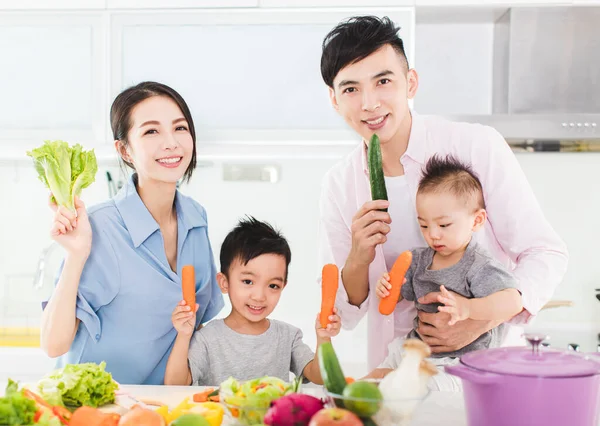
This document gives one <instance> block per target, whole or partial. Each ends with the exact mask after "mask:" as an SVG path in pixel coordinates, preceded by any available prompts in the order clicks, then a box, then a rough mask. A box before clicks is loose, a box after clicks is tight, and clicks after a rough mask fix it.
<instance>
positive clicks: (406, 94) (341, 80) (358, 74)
mask: <svg viewBox="0 0 600 426" xmlns="http://www.w3.org/2000/svg"><path fill="white" fill-rule="evenodd" d="M406 68H407V67H406V61H405V60H404V58H403V57H402V56H401V55H400V54H399V53H398V52H397V51H396V50H395V49H394V48H393V47H392V46H391V45H389V44H387V45H385V46H383V47H381V48H380V49H379V50H376V51H375V52H373V53H372V54H371V55H369V56H367V57H366V58H364V59H363V60H361V61H358V62H355V63H353V64H349V65H347V66H346V67H344V68H342V69H341V70H340V72H339V73H338V74H337V75H336V76H335V78H334V79H333V88H330V89H329V95H330V98H331V103H332V105H333V107H334V108H335V109H336V110H337V111H338V113H339V114H340V115H341V116H342V117H343V118H344V120H345V121H346V122H347V123H348V124H349V125H350V127H352V128H353V129H354V131H356V133H358V134H359V135H360V136H362V138H363V139H365V140H367V141H368V140H370V139H371V136H372V135H373V133H377V135H378V136H379V139H380V141H381V144H382V145H383V144H385V143H387V142H389V141H390V140H392V139H393V138H394V137H395V136H396V134H397V133H398V131H399V130H400V128H401V125H402V123H403V122H404V120H406V119H408V115H409V109H408V99H411V98H412V97H413V96H414V95H415V93H416V91H417V87H418V76H417V73H416V72H415V71H414V70H407V69H406Z"/></svg>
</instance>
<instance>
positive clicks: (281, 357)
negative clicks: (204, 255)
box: [165, 218, 340, 386]
mask: <svg viewBox="0 0 600 426" xmlns="http://www.w3.org/2000/svg"><path fill="white" fill-rule="evenodd" d="M220 260H221V272H220V273H219V274H217V280H218V282H219V286H220V287H221V291H222V292H223V293H227V294H228V295H229V300H230V301H231V313H230V314H229V316H227V317H226V318H225V319H218V320H214V321H212V322H210V323H208V324H206V325H205V326H204V327H203V328H201V329H199V330H197V331H196V332H195V333H194V324H195V315H194V313H192V312H191V309H190V307H188V306H187V305H186V304H185V302H184V301H182V302H180V303H179V305H178V306H177V307H176V308H175V310H174V311H173V316H172V320H173V326H174V327H175V329H176V330H177V332H178V334H177V338H176V339H175V344H174V346H173V350H172V351H171V355H170V356H169V360H168V362H167V368H166V372H165V384H166V385H190V384H197V385H207V386H208V385H210V386H214V385H219V384H220V383H222V382H223V381H224V380H226V379H227V378H229V377H230V376H233V377H234V378H235V379H237V380H250V379H255V378H257V377H261V376H274V377H279V378H280V379H282V380H285V381H289V378H290V376H289V374H290V371H291V372H292V373H294V374H295V375H296V376H303V377H304V378H306V379H307V380H309V381H311V382H313V383H317V384H322V383H323V380H322V378H321V372H320V370H319V363H318V361H317V359H316V356H315V353H314V352H313V351H312V350H311V349H310V348H309V347H308V345H306V344H305V343H304V342H303V341H302V331H300V329H298V328H296V327H294V326H292V325H290V324H286V323H285V322H282V321H277V320H272V319H269V318H268V316H269V315H270V314H271V312H273V309H275V307H276V306H277V303H278V302H279V298H280V297H281V292H282V291H283V289H284V288H285V286H286V283H287V275H288V267H289V264H290V260H291V251H290V247H289V245H288V243H287V241H286V239H285V238H284V237H283V236H282V235H281V234H280V233H279V232H277V231H276V230H274V229H273V228H272V227H271V226H270V225H269V224H267V223H264V222H259V221H257V220H256V219H254V218H248V219H247V220H242V221H240V222H239V223H238V225H237V226H236V227H235V228H234V229H233V230H232V231H231V232H230V233H229V234H228V235H227V237H226V238H225V241H224V242H223V245H222V246H221V254H220ZM329 319H330V321H331V322H330V324H328V325H327V328H322V327H321V326H320V324H319V321H318V316H317V322H316V326H315V327H316V332H317V345H320V344H321V343H323V342H326V341H330V340H331V337H333V336H335V335H337V334H338V333H339V331H340V318H339V317H338V315H337V313H336V312H335V311H334V315H332V316H330V317H329Z"/></svg>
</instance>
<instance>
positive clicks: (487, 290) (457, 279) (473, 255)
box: [401, 241, 517, 358]
mask: <svg viewBox="0 0 600 426" xmlns="http://www.w3.org/2000/svg"><path fill="white" fill-rule="evenodd" d="M412 254H413V260H412V263H411V265H410V268H409V269H408V271H407V273H406V283H405V284H404V285H403V286H402V290H401V293H402V297H403V298H404V299H406V300H409V301H414V302H415V305H416V307H417V309H418V310H420V311H424V312H429V313H436V312H438V307H439V306H441V304H440V303H432V304H428V305H423V304H421V303H419V302H417V299H419V298H420V297H423V296H425V295H426V294H427V293H431V292H434V291H439V290H440V286H441V285H444V286H445V287H446V288H447V289H448V290H451V291H453V292H455V293H458V294H460V295H461V296H464V297H467V298H469V299H471V298H474V297H485V296H489V295H490V294H492V293H496V292H497V291H500V290H504V289H507V288H517V281H516V280H515V278H514V277H513V276H512V274H510V273H509V272H508V271H507V270H506V269H505V268H504V267H503V266H502V264H501V263H500V262H498V261H497V260H496V259H494V258H492V257H491V256H490V255H489V254H488V253H487V252H486V251H485V250H484V249H483V247H481V246H480V245H479V244H477V243H476V242H474V241H471V242H470V243H469V245H468V246H467V249H466V250H465V253H464V254H463V257H462V259H460V260H459V261H458V263H456V264H455V265H452V266H450V267H448V268H444V269H439V270H435V271H432V270H430V269H429V267H430V266H431V262H432V260H433V255H434V254H435V250H433V249H431V248H430V247H426V248H419V249H415V250H412ZM418 324H419V320H418V318H417V317H416V318H415V320H414V327H415V328H414V329H413V330H411V332H410V333H409V334H408V336H407V338H417V339H419V338H420V337H419V335H418V334H417V332H416V330H415V329H416V328H417V326H418ZM504 327H505V325H504V324H501V325H500V326H499V327H496V328H494V329H492V330H490V331H488V332H487V333H485V334H482V335H481V336H479V338H477V340H475V341H474V342H473V343H471V344H469V345H467V346H465V347H464V348H462V349H459V350H457V351H454V352H446V353H438V354H432V357H435V358H443V357H460V356H461V355H463V354H465V353H467V352H471V351H474V350H477V349H484V348H489V347H497V346H500V343H501V341H502V337H503V335H504V332H505V330H504Z"/></svg>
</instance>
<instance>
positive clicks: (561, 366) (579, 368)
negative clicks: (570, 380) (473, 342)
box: [460, 334, 600, 377]
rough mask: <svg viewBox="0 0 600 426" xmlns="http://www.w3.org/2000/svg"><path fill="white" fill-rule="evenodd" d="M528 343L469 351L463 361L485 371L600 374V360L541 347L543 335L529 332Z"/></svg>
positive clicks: (561, 375)
mask: <svg viewBox="0 0 600 426" xmlns="http://www.w3.org/2000/svg"><path fill="white" fill-rule="evenodd" d="M525 338H526V339H527V341H528V342H529V344H530V346H531V347H530V348H527V347H511V348H494V349H484V350H479V351H474V352H469V353H467V354H465V355H463V356H462V357H461V358H460V361H461V363H463V364H465V365H467V366H469V367H472V368H475V369H477V370H481V371H488V372H490V373H498V374H506V375H511V376H530V377H582V376H593V375H595V374H600V361H599V360H598V359H596V358H592V357H589V356H586V355H585V354H582V353H578V352H574V351H562V350H556V349H549V348H543V347H542V348H540V343H542V342H543V341H544V340H546V338H547V337H546V336H543V335H531V334H528V335H526V336H525Z"/></svg>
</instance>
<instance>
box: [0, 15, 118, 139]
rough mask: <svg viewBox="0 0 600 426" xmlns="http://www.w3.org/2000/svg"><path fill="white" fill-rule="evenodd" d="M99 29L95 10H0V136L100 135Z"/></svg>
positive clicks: (101, 79) (101, 78) (101, 75)
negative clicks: (0, 94) (21, 11)
mask: <svg viewBox="0 0 600 426" xmlns="http://www.w3.org/2000/svg"><path fill="white" fill-rule="evenodd" d="M103 34H104V31H103V29H102V17H101V15H100V14H97V15H96V14H93V13H89V14H88V13H72V12H70V13H69V12H61V13H60V14H58V13H44V14H42V13H0V52H2V55H0V93H2V98H3V102H0V140H4V141H7V140H10V141H15V140H22V139H28V140H36V141H41V140H43V139H49V138H65V139H73V140H78V141H82V142H83V141H90V140H100V139H102V138H103V125H102V121H103V120H104V119H105V115H106V114H105V111H103V106H102V102H101V100H102V94H103V84H104V80H105V76H104V75H105V73H104V72H103V66H104V65H103V64H104V61H103V54H104V53H103V52H104V50H103V49H104V46H105V44H104V37H103ZM0 143H6V142H0Z"/></svg>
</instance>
